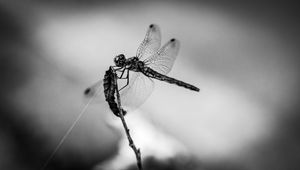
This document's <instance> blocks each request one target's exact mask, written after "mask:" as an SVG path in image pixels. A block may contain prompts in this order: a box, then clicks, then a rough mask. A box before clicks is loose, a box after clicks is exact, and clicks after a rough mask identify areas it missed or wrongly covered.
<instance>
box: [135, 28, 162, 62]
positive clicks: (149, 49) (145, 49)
mask: <svg viewBox="0 0 300 170" xmlns="http://www.w3.org/2000/svg"><path fill="white" fill-rule="evenodd" d="M160 43H161V33H160V29H159V27H158V25H155V24H151V25H150V26H149V28H148V30H147V33H146V36H145V39H144V40H143V42H142V43H141V44H140V46H139V48H138V49H137V52H136V56H137V57H138V58H139V59H140V60H141V61H142V60H144V59H146V58H148V57H149V56H151V55H153V54H154V53H155V52H157V50H158V49H159V47H160Z"/></svg>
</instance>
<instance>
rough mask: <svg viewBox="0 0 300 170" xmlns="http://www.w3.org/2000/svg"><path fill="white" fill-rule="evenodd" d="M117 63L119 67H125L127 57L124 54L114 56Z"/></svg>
mask: <svg viewBox="0 0 300 170" xmlns="http://www.w3.org/2000/svg"><path fill="white" fill-rule="evenodd" d="M114 62H115V65H116V66H118V67H124V66H125V64H126V57H125V56H124V54H119V55H117V56H116V57H115V58H114Z"/></svg>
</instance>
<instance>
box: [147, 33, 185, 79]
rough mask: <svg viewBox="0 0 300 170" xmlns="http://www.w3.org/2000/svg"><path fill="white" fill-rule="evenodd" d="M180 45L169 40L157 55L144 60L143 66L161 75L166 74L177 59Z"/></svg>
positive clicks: (174, 40)
mask: <svg viewBox="0 0 300 170" xmlns="http://www.w3.org/2000/svg"><path fill="white" fill-rule="evenodd" d="M179 48H180V43H179V41H178V40H176V39H171V40H170V41H168V42H167V43H166V44H165V45H164V46H162V47H161V48H160V49H159V50H158V51H157V53H155V54H153V55H152V56H150V57H149V58H147V59H145V60H144V62H145V64H146V65H147V66H148V67H150V68H152V69H153V70H155V71H157V72H159V73H161V74H164V75H166V74H168V73H169V72H170V71H171V69H172V67H173V65H174V61H175V60H176V58H177V54H178V52H179Z"/></svg>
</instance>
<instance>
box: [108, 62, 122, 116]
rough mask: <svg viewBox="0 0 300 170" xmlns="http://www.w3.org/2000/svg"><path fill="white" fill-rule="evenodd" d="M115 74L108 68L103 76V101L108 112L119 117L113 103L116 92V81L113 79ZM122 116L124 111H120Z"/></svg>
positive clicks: (116, 107)
mask: <svg viewBox="0 0 300 170" xmlns="http://www.w3.org/2000/svg"><path fill="white" fill-rule="evenodd" d="M115 76H116V75H115V72H114V71H113V68H111V67H110V68H109V69H108V70H107V71H106V72H105V75H104V80H103V86H104V94H105V100H106V101H107V103H108V105H109V108H110V110H111V111H112V112H113V113H114V114H115V115H116V116H119V114H120V111H119V107H118V105H117V103H116V101H115V99H116V98H115V92H116V90H117V89H116V86H115V85H116V81H117V79H116V78H115ZM122 112H123V114H124V115H125V114H126V111H125V110H122Z"/></svg>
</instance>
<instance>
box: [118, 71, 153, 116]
mask: <svg viewBox="0 0 300 170" xmlns="http://www.w3.org/2000/svg"><path fill="white" fill-rule="evenodd" d="M130 77H132V78H130V80H134V81H133V82H132V83H129V85H130V87H128V88H127V87H126V88H124V89H123V90H121V91H120V95H121V104H122V106H123V108H124V109H125V110H128V111H133V110H135V109H136V108H138V107H139V106H141V105H142V104H143V103H144V102H145V101H146V99H147V98H148V97H149V96H150V95H151V93H152V91H153V90H154V81H153V80H152V79H150V78H148V77H147V76H144V75H143V74H142V73H139V72H130ZM129 85H128V86H129Z"/></svg>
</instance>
